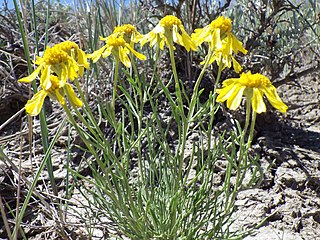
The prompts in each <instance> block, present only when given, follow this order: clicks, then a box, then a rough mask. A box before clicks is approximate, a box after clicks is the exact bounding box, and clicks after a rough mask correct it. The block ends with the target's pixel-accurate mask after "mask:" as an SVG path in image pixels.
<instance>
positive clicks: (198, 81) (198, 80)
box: [187, 48, 221, 122]
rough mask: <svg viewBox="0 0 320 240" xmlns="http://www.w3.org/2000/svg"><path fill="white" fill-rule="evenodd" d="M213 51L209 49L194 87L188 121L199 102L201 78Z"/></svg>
mask: <svg viewBox="0 0 320 240" xmlns="http://www.w3.org/2000/svg"><path fill="white" fill-rule="evenodd" d="M212 54H213V52H212V50H211V48H210V50H209V53H208V55H207V58H206V61H205V63H204V65H203V68H202V70H201V72H200V74H199V76H198V79H197V81H196V83H195V85H194V87H193V93H192V96H191V101H190V106H189V113H188V117H187V120H188V122H189V121H191V118H192V117H193V112H194V109H195V106H196V102H197V99H198V90H199V86H200V83H201V80H202V78H203V75H204V73H205V71H206V69H207V68H208V66H209V60H210V58H211V56H212ZM220 75H221V74H218V76H219V78H220Z"/></svg>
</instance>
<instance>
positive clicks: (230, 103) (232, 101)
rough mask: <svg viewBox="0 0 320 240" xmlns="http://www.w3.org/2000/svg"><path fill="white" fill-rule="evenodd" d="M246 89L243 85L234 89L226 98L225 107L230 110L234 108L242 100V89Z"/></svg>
mask: <svg viewBox="0 0 320 240" xmlns="http://www.w3.org/2000/svg"><path fill="white" fill-rule="evenodd" d="M245 89H246V87H245V86H241V87H239V88H238V89H237V91H234V93H233V94H232V95H231V96H230V97H229V98H228V100H227V107H228V108H229V109H231V110H236V109H237V108H238V107H239V106H240V104H241V101H242V95H243V91H244V90H245Z"/></svg>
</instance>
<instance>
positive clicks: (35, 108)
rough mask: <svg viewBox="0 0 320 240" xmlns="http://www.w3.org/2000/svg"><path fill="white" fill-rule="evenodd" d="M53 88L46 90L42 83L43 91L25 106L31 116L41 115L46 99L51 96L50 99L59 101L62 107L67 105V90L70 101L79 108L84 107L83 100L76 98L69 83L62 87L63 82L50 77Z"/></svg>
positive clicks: (52, 76) (55, 77)
mask: <svg viewBox="0 0 320 240" xmlns="http://www.w3.org/2000/svg"><path fill="white" fill-rule="evenodd" d="M50 82H51V86H50V88H49V89H44V88H43V86H42V85H41V83H40V86H41V87H42V89H41V90H40V91H39V92H37V93H36V94H35V95H34V96H33V97H32V98H31V99H30V100H28V102H27V103H26V105H25V109H26V112H27V113H28V114H29V115H31V116H36V115H38V114H39V113H40V111H41V108H42V106H43V103H44V99H45V98H46V97H47V96H48V95H49V96H50V97H52V98H54V99H57V100H58V101H59V102H60V103H61V105H65V99H64V89H65V90H66V92H67V94H68V96H69V100H70V101H71V102H72V104H74V105H75V106H77V107H81V106H82V102H81V100H80V99H79V98H78V97H77V96H76V94H75V92H74V90H73V88H72V86H71V85H70V84H69V83H65V84H64V85H62V86H61V81H59V78H58V77H57V76H55V75H50Z"/></svg>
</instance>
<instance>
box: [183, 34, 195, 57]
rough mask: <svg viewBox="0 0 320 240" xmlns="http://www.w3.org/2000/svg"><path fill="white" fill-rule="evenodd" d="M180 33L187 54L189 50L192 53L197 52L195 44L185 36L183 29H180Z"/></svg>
mask: <svg viewBox="0 0 320 240" xmlns="http://www.w3.org/2000/svg"><path fill="white" fill-rule="evenodd" d="M181 31H182V42H183V46H184V47H185V48H186V50H187V51H188V52H189V51H190V49H192V50H193V51H197V47H196V44H195V43H194V41H193V40H192V38H191V37H190V36H189V35H188V34H187V32H186V31H185V30H184V29H181Z"/></svg>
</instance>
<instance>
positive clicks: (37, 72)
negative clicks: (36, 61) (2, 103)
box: [18, 65, 43, 83]
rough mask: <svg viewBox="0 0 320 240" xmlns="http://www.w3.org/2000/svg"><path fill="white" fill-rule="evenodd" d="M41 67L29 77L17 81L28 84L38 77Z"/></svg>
mask: <svg viewBox="0 0 320 240" xmlns="http://www.w3.org/2000/svg"><path fill="white" fill-rule="evenodd" d="M42 67H43V66H42V65H41V66H39V67H37V68H36V70H34V71H33V73H31V74H30V75H29V76H27V77H24V78H21V79H19V80H18V81H19V82H23V83H29V82H32V81H33V80H34V79H36V77H37V76H38V75H39V72H40V70H41V69H42Z"/></svg>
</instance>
